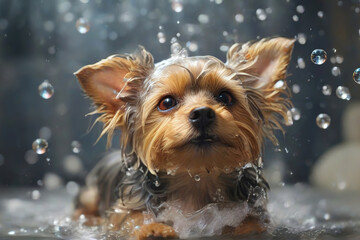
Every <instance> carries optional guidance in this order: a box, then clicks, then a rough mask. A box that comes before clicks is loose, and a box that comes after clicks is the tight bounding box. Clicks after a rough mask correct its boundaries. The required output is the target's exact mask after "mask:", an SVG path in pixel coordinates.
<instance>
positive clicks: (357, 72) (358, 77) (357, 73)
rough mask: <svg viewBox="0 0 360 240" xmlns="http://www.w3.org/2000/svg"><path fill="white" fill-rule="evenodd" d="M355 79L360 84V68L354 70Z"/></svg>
mask: <svg viewBox="0 0 360 240" xmlns="http://www.w3.org/2000/svg"><path fill="white" fill-rule="evenodd" d="M353 79H354V81H355V82H356V83H357V84H360V68H357V69H355V71H354V72H353Z"/></svg>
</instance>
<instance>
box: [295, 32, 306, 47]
mask: <svg viewBox="0 0 360 240" xmlns="http://www.w3.org/2000/svg"><path fill="white" fill-rule="evenodd" d="M297 40H298V42H299V43H300V44H301V45H304V44H305V43H306V34H305V33H299V34H298V35H297Z"/></svg>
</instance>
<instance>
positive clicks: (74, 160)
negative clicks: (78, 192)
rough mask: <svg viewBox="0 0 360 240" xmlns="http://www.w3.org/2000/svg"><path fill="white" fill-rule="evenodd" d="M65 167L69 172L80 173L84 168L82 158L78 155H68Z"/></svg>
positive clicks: (64, 162)
mask: <svg viewBox="0 0 360 240" xmlns="http://www.w3.org/2000/svg"><path fill="white" fill-rule="evenodd" d="M63 164H64V169H65V171H66V172H67V173H69V174H78V173H79V172H80V171H82V170H83V164H82V162H81V159H80V158H79V157H77V156H76V155H68V156H66V157H65V159H64V161H63Z"/></svg>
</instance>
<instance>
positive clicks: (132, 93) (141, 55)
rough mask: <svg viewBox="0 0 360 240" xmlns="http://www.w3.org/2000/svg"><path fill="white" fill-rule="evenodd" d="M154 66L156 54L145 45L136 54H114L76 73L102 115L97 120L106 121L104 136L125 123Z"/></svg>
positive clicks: (97, 111)
mask: <svg viewBox="0 0 360 240" xmlns="http://www.w3.org/2000/svg"><path fill="white" fill-rule="evenodd" d="M153 68H154V61H153V57H152V55H151V54H150V53H149V52H147V51H146V50H145V49H144V48H143V47H139V49H138V50H137V51H136V52H135V53H133V54H126V55H114V56H110V57H108V58H107V59H103V60H101V61H99V62H97V63H95V64H92V65H87V66H85V67H83V68H81V69H79V70H78V71H77V72H75V73H74V74H75V75H76V77H77V78H78V80H79V82H80V85H81V87H82V88H83V90H84V91H85V93H86V95H88V96H89V97H90V98H91V99H92V100H93V102H94V104H95V106H96V110H95V111H94V112H93V113H99V114H101V115H100V116H99V117H98V119H97V120H96V121H97V122H98V121H100V122H104V130H103V132H102V133H101V136H102V135H104V134H105V133H109V138H110V139H111V135H112V132H113V131H114V129H115V128H116V127H121V126H123V125H124V124H125V121H126V120H125V118H126V117H125V116H124V112H125V108H126V107H127V106H129V105H134V104H136V102H137V99H138V93H139V91H140V90H141V88H142V84H143V82H144V80H145V79H146V77H147V76H148V75H149V74H150V73H151V71H152V70H153Z"/></svg>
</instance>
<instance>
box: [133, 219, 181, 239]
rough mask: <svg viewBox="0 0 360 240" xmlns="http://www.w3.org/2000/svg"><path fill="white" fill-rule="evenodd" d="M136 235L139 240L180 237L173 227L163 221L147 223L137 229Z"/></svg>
mask: <svg viewBox="0 0 360 240" xmlns="http://www.w3.org/2000/svg"><path fill="white" fill-rule="evenodd" d="M135 235H136V238H137V239H138V240H153V239H172V238H177V237H178V235H177V234H176V232H175V230H174V229H173V228H172V227H170V226H168V225H166V224H162V223H150V224H145V225H143V226H141V228H140V229H138V230H136V232H135Z"/></svg>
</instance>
